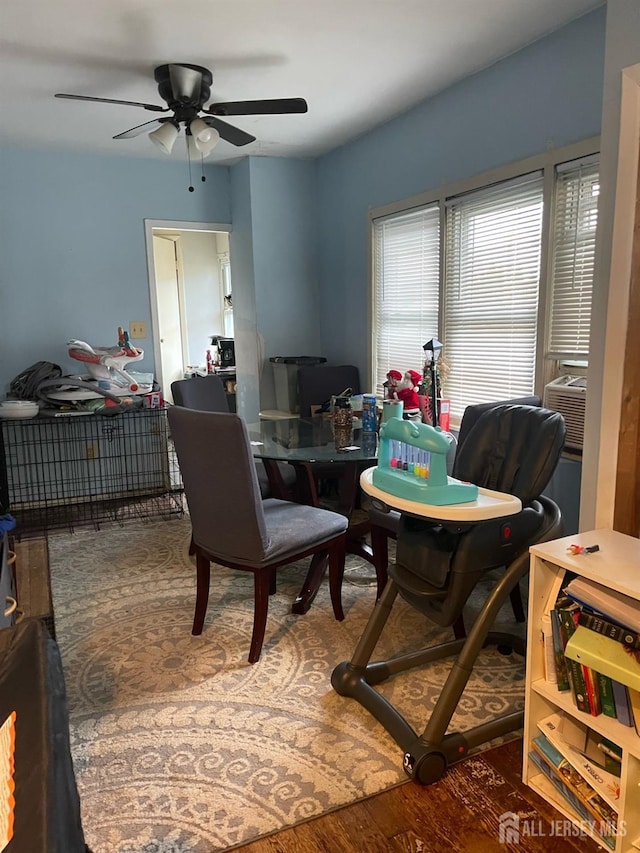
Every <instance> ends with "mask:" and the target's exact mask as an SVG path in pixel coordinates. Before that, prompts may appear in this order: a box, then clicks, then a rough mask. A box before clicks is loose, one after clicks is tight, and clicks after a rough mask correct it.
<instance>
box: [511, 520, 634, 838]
mask: <svg viewBox="0 0 640 853" xmlns="http://www.w3.org/2000/svg"><path fill="white" fill-rule="evenodd" d="M574 544H575V545H583V546H591V545H598V546H599V548H600V550H599V551H597V552H595V553H591V554H580V555H574V554H571V553H570V552H569V551H568V548H569V546H571V545H574ZM566 572H573V573H575V574H576V575H580V576H582V577H584V578H588V579H589V580H593V581H595V582H596V583H600V584H603V585H604V586H607V587H609V588H610V589H613V590H617V591H618V592H621V593H624V594H625V595H628V596H631V597H632V598H634V599H636V600H638V602H639V604H638V606H639V607H640V540H639V539H636V538H634V537H631V536H625V535H624V534H621V533H616V532H615V531H612V530H594V531H591V532H588V533H581V534H576V535H573V536H566V537H564V538H563V539H556V540H554V541H552V542H545V543H543V544H541V545H535V546H533V547H532V548H531V572H530V588H529V619H528V628H527V634H528V635H527V674H526V685H525V719H524V749H523V754H524V765H523V773H522V778H523V781H524V782H525V784H527V785H529V787H531V788H532V789H533V790H534V791H536V792H537V793H538V794H539V795H540V796H541V797H543V798H544V799H545V800H547V801H548V802H550V803H551V804H552V805H554V806H555V808H556V809H557V810H558V811H559V812H561V814H563V815H564V816H565V817H566V818H569V819H571V820H574V821H576V822H579V817H578V816H577V815H576V814H575V813H574V812H573V810H572V809H571V807H570V806H569V804H568V803H566V802H565V801H564V800H563V799H562V798H561V797H560V795H559V794H558V793H557V792H556V791H555V789H554V787H553V786H552V785H551V783H550V782H549V780H548V779H547V778H546V777H545V776H544V774H542V773H541V772H540V771H539V769H538V768H537V767H536V766H535V764H534V763H533V762H532V761H529V757H528V753H529V750H530V748H531V746H530V745H531V741H532V739H533V738H534V737H536V735H538V734H539V731H540V730H539V729H538V726H537V722H538V720H540V719H542V718H543V717H546V716H548V715H549V714H552V713H554V712H557V711H561V712H563V713H564V714H565V715H567V716H569V717H573V718H574V719H576V720H577V721H578V722H580V723H581V724H582V725H585V726H588V727H589V728H591V729H593V730H594V731H595V732H598V733H599V734H601V735H604V736H605V737H607V738H610V739H611V740H612V741H614V742H615V743H617V744H618V745H619V746H620V747H621V748H622V773H621V777H620V801H619V809H618V825H619V827H623V828H624V832H622V831H620V832H619V833H618V836H617V838H616V847H615V853H637V851H638V849H640V787H639V786H640V737H638V735H637V734H636V732H635V729H633V728H629V727H628V726H624V725H622V724H621V723H619V722H618V721H617V720H615V719H613V718H611V717H607V716H605V715H604V714H600V715H598V716H597V717H593V716H591V715H590V714H586V713H584V712H582V711H578V709H577V708H576V706H575V704H574V702H573V699H572V696H571V693H570V692H560V691H559V690H558V689H557V687H556V685H555V684H554V683H553V682H550V681H547V680H546V679H545V667H544V647H543V645H542V642H541V628H542V617H543V613H544V610H545V608H546V605H547V602H548V600H549V596H550V593H551V592H552V591H553V590H554V589H557V588H558V587H559V586H560V584H561V582H562V581H563V579H564V576H565V573H566ZM593 837H594V839H595V840H596V841H597V842H598V843H599V844H600V845H601V846H602V847H603V849H605V850H610V848H609V847H607V846H606V845H605V844H604V842H603V841H602V840H601V839H599V838H598V837H597V836H596V835H593Z"/></svg>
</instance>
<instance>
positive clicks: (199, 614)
mask: <svg viewBox="0 0 640 853" xmlns="http://www.w3.org/2000/svg"><path fill="white" fill-rule="evenodd" d="M210 577H211V564H210V563H209V560H208V559H207V557H205V556H204V555H203V554H201V553H200V552H199V551H197V552H196V610H195V613H194V616H193V628H192V629H191V633H192V634H202V626H203V625H204V617H205V615H206V613H207V604H208V602H209V580H210Z"/></svg>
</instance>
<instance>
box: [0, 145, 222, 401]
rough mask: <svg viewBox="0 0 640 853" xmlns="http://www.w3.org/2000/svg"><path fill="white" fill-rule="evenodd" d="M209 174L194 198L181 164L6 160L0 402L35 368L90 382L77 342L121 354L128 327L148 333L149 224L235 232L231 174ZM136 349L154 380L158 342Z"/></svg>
mask: <svg viewBox="0 0 640 853" xmlns="http://www.w3.org/2000/svg"><path fill="white" fill-rule="evenodd" d="M206 174H207V182H206V184H202V183H201V182H199V181H198V183H197V184H196V189H195V192H193V193H189V192H188V191H187V187H188V173H187V167H186V164H185V163H182V162H178V161H170V160H167V161H163V160H139V159H136V160H129V159H127V158H125V157H113V158H108V157H93V156H86V155H81V154H76V153H73V152H52V151H48V152H34V151H29V152H23V151H18V150H7V149H3V150H2V151H1V152H0V200H1V201H0V397H3V396H4V394H5V393H6V391H7V390H8V384H9V382H10V380H11V379H12V378H13V377H14V376H15V375H16V374H18V373H19V372H21V371H22V370H24V369H25V368H27V367H29V366H30V365H31V364H33V363H34V362H35V361H39V360H44V361H53V362H56V363H58V364H60V365H61V367H62V368H63V370H64V372H69V373H70V372H84V371H82V370H81V369H80V367H79V363H78V362H74V361H72V360H71V359H69V358H68V357H67V351H66V346H65V344H66V341H67V340H69V339H70V338H80V339H81V340H86V341H88V342H89V343H92V344H96V345H103V346H104V345H112V344H115V343H116V341H117V327H118V326H119V325H122V326H125V327H127V326H128V323H129V321H130V320H144V321H146V323H147V327H148V329H149V330H150V328H151V315H150V306H149V287H148V279H147V261H146V251H145V239H144V225H143V220H144V219H163V220H180V221H190V222H220V223H223V222H230V221H231V200H230V187H229V172H228V169H226V168H224V167H215V166H214V167H207V170H206ZM136 343H138V342H136ZM138 345H139V346H141V347H142V348H143V349H144V350H145V359H144V361H143V362H140V363H138V364H137V367H140V368H141V369H147V370H152V369H153V352H152V350H153V347H152V342H151V340H150V339H146V340H142V341H141V342H140V343H139V344H138Z"/></svg>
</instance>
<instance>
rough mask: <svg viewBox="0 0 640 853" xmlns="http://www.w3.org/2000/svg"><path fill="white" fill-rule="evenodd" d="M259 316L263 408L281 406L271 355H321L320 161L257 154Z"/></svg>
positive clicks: (253, 163)
mask: <svg viewBox="0 0 640 853" xmlns="http://www.w3.org/2000/svg"><path fill="white" fill-rule="evenodd" d="M250 171H251V209H252V225H253V256H254V276H255V293H256V314H257V321H258V329H259V332H260V335H261V344H262V352H263V356H264V360H263V364H262V371H263V372H262V380H261V383H260V389H261V390H260V402H261V406H262V408H263V409H275V408H276V400H275V390H274V382H273V369H272V367H271V363H270V361H269V359H270V358H271V356H277V355H284V356H298V355H321V353H320V328H319V324H318V295H317V294H318V281H317V266H318V258H317V254H318V251H317V250H318V243H317V240H318V235H317V226H316V210H317V198H316V171H315V164H314V163H312V162H310V161H303V160H283V159H274V158H263V157H254V158H251V167H250Z"/></svg>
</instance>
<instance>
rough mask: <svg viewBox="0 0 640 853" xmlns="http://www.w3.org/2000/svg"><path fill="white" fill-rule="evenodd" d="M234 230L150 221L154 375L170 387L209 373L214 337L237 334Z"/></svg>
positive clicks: (147, 231) (168, 391)
mask: <svg viewBox="0 0 640 853" xmlns="http://www.w3.org/2000/svg"><path fill="white" fill-rule="evenodd" d="M230 230H231V229H230V226H228V225H219V224H207V223H193V222H166V221H160V220H146V221H145V238H146V246H147V265H148V273H149V294H150V308H151V327H152V341H153V352H154V359H155V373H156V378H157V380H158V382H159V383H160V386H161V387H162V389H163V393H164V396H165V399H167V400H168V401H169V402H173V401H172V399H171V383H172V382H173V381H175V380H176V379H182V378H184V376H185V374H187V373H192V372H204V371H206V362H207V350H208V349H210V348H211V337H215V336H222V337H231V336H232V335H233V332H231V335H230V334H229V331H228V330H229V329H233V313H232V297H231V265H230V258H229V231H230Z"/></svg>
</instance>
